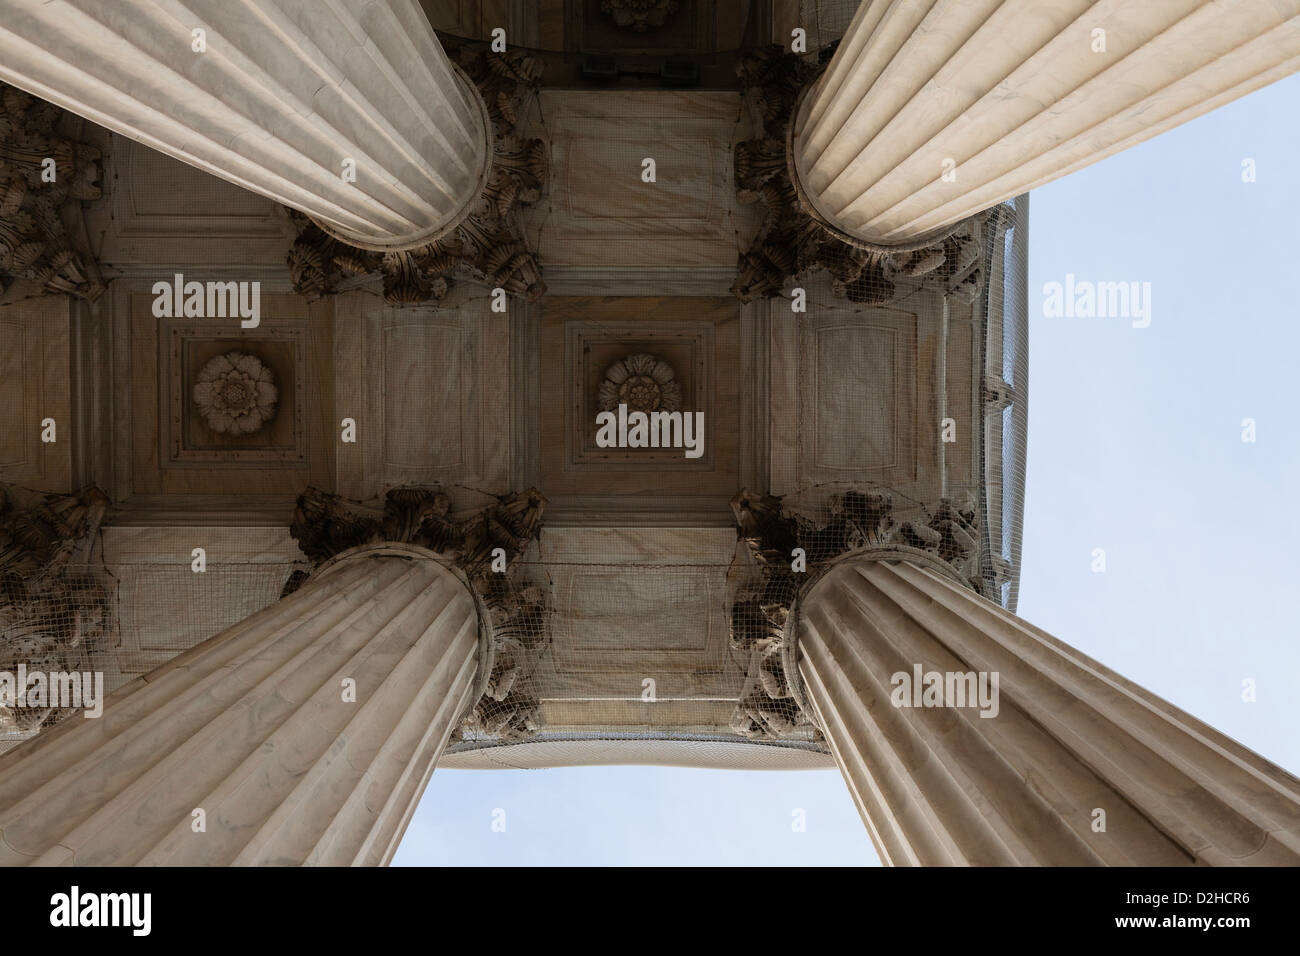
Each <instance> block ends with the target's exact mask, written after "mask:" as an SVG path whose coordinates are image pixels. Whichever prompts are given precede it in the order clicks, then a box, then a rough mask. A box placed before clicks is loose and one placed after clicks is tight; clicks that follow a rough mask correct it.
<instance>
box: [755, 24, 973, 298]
mask: <svg viewBox="0 0 1300 956" xmlns="http://www.w3.org/2000/svg"><path fill="white" fill-rule="evenodd" d="M834 50H835V47H834V46H828V47H826V48H824V49H823V50H822V51H821V54H820V58H819V62H817V63H813V62H811V61H810V60H806V59H804V58H802V57H800V56H798V55H796V54H794V53H789V52H787V51H786V50H785V49H784V47H781V46H777V45H772V46H769V47H766V48H764V49H760V50H758V51H756V52H754V53H753V54H751V55H750V56H748V57H746V58H745V59H743V60H742V61H741V62H740V63H739V64H738V65H737V67H736V72H737V74H738V75H739V77H740V79H741V82H742V84H743V85H744V86H745V88H746V99H747V100H748V102H749V104H750V107H751V110H752V112H753V114H754V120H755V124H756V125H757V126H759V127H760V128H761V129H762V131H763V135H762V136H761V137H758V138H756V139H749V140H744V141H742V142H740V143H737V144H736V153H735V178H736V187H737V196H738V198H739V200H740V201H741V202H742V203H755V202H759V201H761V202H762V203H763V205H764V206H765V207H766V214H765V217H764V219H763V223H762V225H761V227H760V229H759V233H758V235H757V236H756V237H755V239H754V241H753V242H752V243H751V244H750V246H749V248H748V249H747V250H746V251H745V252H743V253H741V255H740V258H739V262H738V266H737V269H738V274H737V276H736V281H735V283H734V284H733V285H732V287H731V291H732V293H733V294H734V295H735V296H736V297H737V298H739V299H740V300H741V301H742V302H751V301H753V300H754V299H758V298H768V297H772V296H776V295H779V294H780V293H781V291H782V289H783V288H785V287H786V286H788V285H789V284H790V283H792V282H797V281H799V280H801V279H802V278H804V277H806V276H807V275H809V274H810V273H813V272H817V271H820V270H825V271H826V272H828V273H830V275H831V278H832V289H833V292H834V294H835V295H836V296H838V297H841V298H845V299H848V300H849V301H851V302H856V303H860V304H863V305H885V304H887V303H889V302H892V301H893V300H894V299H895V298H897V297H898V296H899V295H900V294H902V293H903V292H905V291H910V290H911V289H912V288H915V286H916V285H917V283H919V282H926V283H942V285H943V288H944V290H945V293H946V294H951V295H956V296H958V297H960V298H964V299H965V300H966V301H968V302H969V301H972V300H973V299H974V297H975V296H976V295H977V294H978V293H979V290H980V289H981V288H983V283H984V271H985V270H983V268H982V267H981V264H980V261H979V260H980V257H981V248H980V247H981V243H980V236H979V226H978V224H979V223H980V222H982V221H983V219H984V218H985V217H986V215H987V214H985V213H981V214H979V215H977V216H974V217H971V219H969V220H966V221H965V222H963V223H959V224H958V225H957V226H955V227H953V229H952V230H950V231H949V234H947V235H945V236H942V237H940V238H938V239H935V240H931V241H929V242H927V243H925V244H922V245H919V246H915V247H902V246H900V247H896V248H886V247H872V246H870V245H868V244H867V243H863V242H861V241H860V240H856V239H853V238H851V237H849V236H847V235H845V234H843V233H841V232H839V231H838V230H836V229H835V228H834V227H832V226H831V225H829V224H828V223H825V222H823V221H822V220H821V219H820V217H819V216H818V215H817V213H816V212H815V210H814V209H813V207H812V205H811V204H810V203H809V202H807V200H806V198H805V197H804V196H803V195H802V194H801V192H800V190H799V188H798V186H797V184H796V181H795V179H794V176H793V173H792V170H793V168H794V167H793V164H792V161H791V154H790V126H791V123H792V122H793V118H794V116H795V112H796V108H797V105H798V103H799V101H800V98H801V96H802V95H803V93H805V92H806V91H807V90H808V89H809V88H810V87H811V86H812V84H813V83H814V82H815V81H816V80H817V78H818V76H820V75H821V71H822V70H823V69H824V68H825V65H826V64H827V63H828V62H829V60H830V56H831V54H833V53H834Z"/></svg>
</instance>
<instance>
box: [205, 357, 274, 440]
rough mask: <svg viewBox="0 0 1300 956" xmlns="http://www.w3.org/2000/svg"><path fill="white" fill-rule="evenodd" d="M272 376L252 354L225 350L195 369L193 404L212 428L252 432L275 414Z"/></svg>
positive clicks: (238, 433)
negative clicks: (197, 373) (196, 371)
mask: <svg viewBox="0 0 1300 956" xmlns="http://www.w3.org/2000/svg"><path fill="white" fill-rule="evenodd" d="M279 397H280V396H279V391H278V390H277V389H276V387H275V376H274V375H273V374H272V373H271V370H270V369H269V368H267V367H266V366H265V365H263V364H262V362H261V360H260V359H258V358H257V357H256V356H253V355H249V354H247V353H245V352H227V353H226V354H225V355H218V356H217V357H216V358H214V359H212V360H211V361H209V362H208V363H207V364H206V365H204V366H203V368H202V369H201V370H200V371H199V376H198V381H197V382H196V383H195V385H194V404H195V405H197V406H198V408H199V411H200V412H201V413H202V414H203V420H204V421H205V422H206V423H207V425H208V427H209V428H211V429H212V430H213V431H214V432H220V433H221V434H223V435H252V434H254V433H256V432H259V431H261V430H262V428H263V427H264V426H265V425H266V423H267V422H269V421H270V420H271V419H272V418H274V417H275V410H276V403H277V402H278V401H279Z"/></svg>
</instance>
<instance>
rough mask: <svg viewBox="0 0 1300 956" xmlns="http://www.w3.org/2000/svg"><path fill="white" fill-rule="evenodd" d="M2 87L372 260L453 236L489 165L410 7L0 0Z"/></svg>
mask: <svg viewBox="0 0 1300 956" xmlns="http://www.w3.org/2000/svg"><path fill="white" fill-rule="evenodd" d="M196 30H202V31H204V33H203V35H202V40H203V45H204V49H203V50H197V49H196V46H198V45H199V44H198V41H197V39H196V34H195V32H194V31H196ZM0 80H4V81H6V82H8V83H12V84H13V85H15V86H18V87H21V88H23V89H25V90H27V91H29V92H31V93H34V94H35V95H37V96H39V97H42V98H43V99H46V100H49V101H50V102H52V103H55V104H57V105H59V106H61V107H63V108H64V109H67V110H70V111H72V112H73V113H77V114H78V115H80V116H84V117H86V118H87V119H90V120H93V121H94V122H96V123H98V124H100V125H101V126H105V127H107V128H108V129H111V130H113V131H114V132H115V133H120V134H121V135H123V136H127V137H129V138H131V139H134V140H138V141H139V142H141V143H144V144H145V145H146V146H151V147H153V148H154V149H157V150H160V151H162V152H164V153H167V154H168V155H171V156H174V157H176V158H177V159H180V160H183V161H184V162H187V163H189V164H190V165H192V166H197V167H198V168H199V169H202V170H204V171H206V172H209V173H212V174H213V175H214V176H220V177H221V178H223V179H227V180H229V181H230V182H232V183H236V184H237V185H240V186H243V187H245V188H247V189H251V190H253V191H254V192H257V193H261V194H262V195H264V196H268V197H270V198H271V199H274V200H276V201H277V202H281V203H284V204H285V205H288V206H292V207H293V208H295V209H299V210H301V211H302V212H305V213H307V214H308V215H309V216H311V217H312V218H313V219H314V220H315V221H316V222H317V223H318V224H320V225H321V226H322V228H324V229H326V231H328V232H330V233H332V234H334V235H335V237H336V238H339V239H343V240H344V241H346V242H349V243H351V244H353V245H356V246H361V247H363V248H366V249H385V250H387V249H408V248H412V247H414V246H418V245H420V244H422V243H425V242H428V241H430V240H431V239H434V238H436V237H437V236H439V235H440V234H442V233H443V232H445V231H447V230H448V229H450V228H452V227H453V226H454V225H455V224H456V223H457V222H458V221H459V220H460V219H461V218H463V216H464V215H465V214H466V213H467V212H468V211H469V209H470V208H471V207H472V205H473V204H474V202H475V201H476V200H477V198H478V195H479V192H480V190H481V187H482V184H483V182H484V179H485V176H486V173H487V168H488V164H489V162H490V159H491V156H490V152H491V151H490V149H489V146H488V143H489V138H490V135H491V129H490V124H489V122H488V119H487V114H486V111H485V108H484V105H483V102H482V99H481V98H480V97H479V95H478V93H477V91H476V90H475V89H474V88H473V86H472V85H470V84H469V82H468V81H467V80H466V79H465V78H464V76H463V75H461V74H459V72H458V71H457V70H456V68H455V67H453V66H452V64H451V62H450V61H449V60H448V59H447V56H446V54H445V53H444V52H443V50H442V47H441V46H440V45H439V43H438V39H437V37H436V36H435V35H434V33H433V29H432V28H431V27H430V26H429V21H428V19H427V18H426V17H425V15H424V13H423V11H422V10H421V9H420V5H419V3H418V2H417V0H386V2H383V3H375V2H372V0H337V2H333V3H327V4H326V3H319V2H317V0H185V2H180V0H0ZM345 164H346V165H345ZM349 169H354V170H355V182H352V181H349V180H348V178H347V177H346V176H345V172H347V171H348V170H349Z"/></svg>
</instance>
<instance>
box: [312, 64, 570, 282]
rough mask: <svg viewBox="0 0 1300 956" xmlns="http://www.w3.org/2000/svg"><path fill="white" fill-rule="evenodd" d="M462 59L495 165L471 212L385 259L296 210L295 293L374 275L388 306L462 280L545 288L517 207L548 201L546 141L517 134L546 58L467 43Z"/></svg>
mask: <svg viewBox="0 0 1300 956" xmlns="http://www.w3.org/2000/svg"><path fill="white" fill-rule="evenodd" d="M457 59H458V62H459V64H460V66H461V68H462V69H463V70H464V72H465V74H466V75H467V76H468V77H469V78H470V80H471V81H472V82H473V83H474V85H475V86H476V87H477V89H478V91H479V95H480V96H482V98H483V102H484V104H485V105H486V107H487V113H488V117H489V120H490V122H491V123H492V127H493V130H492V132H493V135H492V155H491V159H490V162H491V169H490V170H489V173H488V176H487V182H486V184H485V185H484V187H483V190H482V192H481V193H480V194H479V196H478V198H477V200H476V202H475V205H474V208H473V209H472V210H471V212H470V214H469V215H468V216H466V218H465V219H463V220H462V221H461V222H460V224H459V225H458V226H457V227H456V228H455V229H454V230H453V231H452V232H450V233H449V234H447V235H445V236H443V237H442V238H440V239H437V240H435V241H433V242H430V243H428V244H426V245H424V246H421V247H420V248H418V249H412V250H406V251H400V252H382V253H381V252H373V251H368V250H364V249H358V248H356V247H354V246H351V245H349V244H348V243H346V242H343V241H341V240H339V239H335V238H334V237H333V236H331V235H329V234H328V233H326V232H325V231H324V230H323V229H321V228H320V227H319V226H317V225H316V224H315V223H313V222H312V221H311V219H310V218H309V217H307V216H305V215H303V214H302V213H299V212H297V211H295V210H289V214H290V217H291V218H292V220H293V221H294V223H295V224H296V225H297V227H298V230H299V232H298V238H297V239H296V240H295V241H294V244H293V247H292V248H291V249H290V250H289V256H288V260H287V261H288V265H289V273H290V276H291V277H292V279H293V285H294V289H295V291H297V292H298V293H300V294H302V295H305V296H308V297H309V298H318V297H320V296H323V295H328V294H331V293H333V292H336V291H337V290H338V288H339V285H340V284H341V283H342V282H344V281H346V280H348V279H351V278H354V277H358V276H365V275H370V274H374V273H378V274H379V275H380V276H381V277H382V281H383V290H384V298H385V300H386V301H388V302H390V303H393V304H394V305H407V304H411V303H417V302H437V301H439V300H441V299H442V298H443V297H445V296H446V295H447V292H448V290H449V289H450V288H451V286H452V284H453V283H454V282H455V281H457V280H458V279H468V280H470V281H474V282H478V283H481V284H482V285H484V286H486V287H487V288H490V289H497V288H500V289H504V290H505V291H506V293H507V294H509V295H512V296H516V297H518V298H521V299H524V300H525V301H528V302H535V301H537V300H538V299H539V298H541V296H542V294H543V293H544V292H545V291H546V286H545V284H544V283H543V282H542V275H541V267H540V266H539V265H538V263H537V257H536V256H535V255H534V254H533V253H532V251H530V250H529V248H528V244H527V241H526V239H525V237H524V231H523V227H522V225H521V223H520V221H519V207H520V206H521V205H528V204H531V203H534V202H536V201H537V200H538V199H540V198H541V195H542V191H543V188H544V186H545V183H546V177H547V157H546V145H545V143H543V142H542V141H541V140H540V139H535V138H531V137H526V136H523V135H521V134H520V132H519V130H518V125H519V121H520V115H521V112H522V107H523V104H524V103H525V102H526V101H527V100H528V98H529V97H530V96H531V95H532V92H533V91H534V90H535V88H536V86H537V81H538V79H539V78H540V76H541V72H542V64H541V61H540V60H538V59H536V58H535V57H531V56H529V55H527V54H526V53H523V52H521V51H517V50H508V51H506V52H504V53H494V52H491V51H490V50H488V49H487V48H486V47H484V46H482V45H478V44H467V45H465V46H462V47H461V48H460V49H459V51H458V55H457Z"/></svg>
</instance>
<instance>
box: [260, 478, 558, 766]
mask: <svg viewBox="0 0 1300 956" xmlns="http://www.w3.org/2000/svg"><path fill="white" fill-rule="evenodd" d="M545 502H546V499H544V498H543V497H542V495H541V493H540V492H538V491H537V490H536V489H535V488H530V489H529V490H528V491H525V492H520V493H518V494H512V495H501V496H498V497H497V500H496V503H495V504H492V505H489V506H487V507H486V508H481V509H479V510H477V511H474V512H471V513H469V514H463V515H455V514H453V513H452V511H451V498H450V497H449V496H448V495H447V494H446V493H445V492H443V491H442V490H440V489H438V488H394V489H392V490H391V491H389V492H388V494H387V495H386V496H385V497H384V505H383V510H382V511H375V510H374V509H370V508H366V507H364V506H362V505H360V504H358V503H356V502H352V501H349V500H347V499H345V498H342V497H340V496H338V495H332V494H327V493H325V492H322V491H319V490H317V489H315V488H308V489H307V491H306V492H304V493H303V494H302V495H301V496H300V497H299V498H298V505H297V508H296V509H295V511H294V516H293V521H292V523H291V525H290V533H291V534H292V535H293V537H294V538H295V539H296V540H297V541H298V545H299V547H300V548H301V549H302V551H303V553H304V554H305V555H306V556H307V558H308V559H309V560H310V561H311V562H312V565H313V567H314V568H319V567H320V566H321V565H323V564H324V563H325V562H327V561H328V560H329V559H330V558H332V557H334V556H335V555H337V554H340V553H342V552H344V551H347V550H349V549H350V548H356V547H360V546H362V545H367V544H380V543H385V542H401V543H405V544H414V545H418V546H419V547H422V548H427V549H428V550H430V551H434V552H436V553H438V554H440V555H443V556H445V557H446V558H448V559H449V560H451V561H452V562H453V563H454V564H455V566H456V567H457V568H459V569H460V570H461V571H462V572H463V573H464V574H465V577H466V579H467V580H468V582H469V585H470V587H471V588H472V589H473V590H474V592H475V594H476V595H477V596H478V598H479V600H480V602H481V606H482V607H483V608H485V609H486V613H487V614H488V616H489V618H490V621H491V625H492V628H491V629H492V641H493V657H492V660H493V663H492V669H491V671H490V673H489V674H488V675H487V678H486V684H485V690H484V692H483V694H482V695H481V696H480V697H479V699H478V701H477V702H476V703H475V705H474V708H473V710H472V712H471V713H470V714H469V716H468V717H467V718H466V720H465V722H464V723H463V724H462V726H461V727H460V728H459V730H457V731H456V732H453V734H452V738H453V740H459V739H461V737H462V736H463V734H464V733H466V732H477V733H481V734H488V735H491V736H495V737H496V738H498V739H499V740H502V741H512V740H521V739H524V738H525V737H527V736H529V735H530V734H532V733H534V732H535V731H537V730H539V729H540V728H541V718H540V713H539V708H540V706H541V702H540V701H538V700H537V699H536V698H535V697H532V696H530V695H528V694H527V693H526V692H524V691H522V690H520V687H521V686H523V684H524V683H525V682H522V681H521V678H524V677H526V676H527V675H529V674H530V673H531V672H532V670H533V669H534V668H535V667H536V666H537V661H538V659H539V658H540V656H541V654H542V652H543V651H544V650H545V649H546V647H547V646H548V645H549V644H550V640H551V634H550V615H551V601H550V590H549V588H548V587H544V586H540V585H536V584H529V583H525V582H524V581H523V579H522V576H521V575H520V574H515V573H512V572H513V571H515V569H516V567H517V566H518V565H519V564H520V559H521V558H522V557H523V556H524V553H525V551H527V550H528V548H529V546H530V545H531V544H532V543H533V541H535V540H536V538H537V536H538V535H539V534H540V532H541V527H542V514H543V511H544V508H545ZM497 548H501V549H503V550H504V552H505V570H504V571H501V570H494V569H493V567H492V565H493V557H492V552H493V551H494V550H495V549H497ZM499 566H500V565H499V564H498V567H499ZM308 577H309V572H306V571H298V572H295V573H294V574H293V575H292V576H291V577H290V578H289V580H288V582H286V584H285V586H284V592H283V593H282V594H281V597H285V596H287V595H289V594H291V593H292V592H293V591H295V590H297V589H298V588H299V587H300V586H301V585H302V584H303V582H304V581H306V580H307V578H308Z"/></svg>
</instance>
